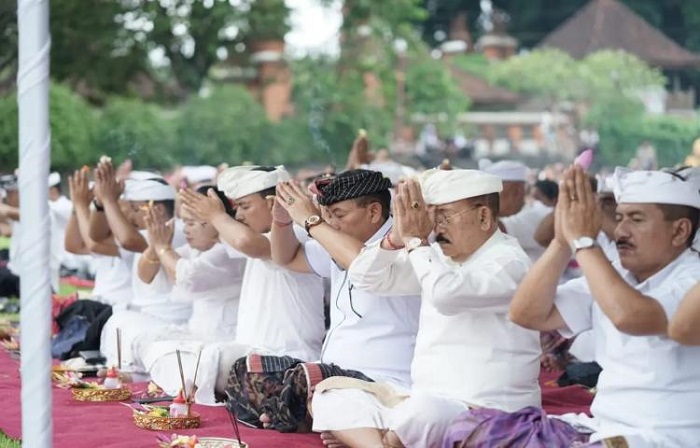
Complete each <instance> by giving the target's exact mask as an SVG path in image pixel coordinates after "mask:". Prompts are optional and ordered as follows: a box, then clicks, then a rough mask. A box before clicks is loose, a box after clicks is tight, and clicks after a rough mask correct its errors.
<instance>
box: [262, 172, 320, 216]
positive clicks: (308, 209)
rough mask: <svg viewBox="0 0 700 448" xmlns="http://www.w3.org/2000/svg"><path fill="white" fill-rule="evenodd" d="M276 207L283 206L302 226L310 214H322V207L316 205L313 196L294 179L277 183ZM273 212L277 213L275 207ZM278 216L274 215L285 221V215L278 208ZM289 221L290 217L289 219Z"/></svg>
mask: <svg viewBox="0 0 700 448" xmlns="http://www.w3.org/2000/svg"><path fill="white" fill-rule="evenodd" d="M275 203H276V204H275V207H278V206H279V207H282V208H283V209H284V210H285V211H286V212H287V214H288V216H289V217H291V219H292V220H293V221H294V222H295V223H297V224H298V225H300V226H303V225H304V223H305V222H306V219H307V218H308V217H309V216H313V215H318V216H321V211H320V209H319V208H318V207H317V206H316V204H315V203H314V201H313V198H311V196H309V194H308V193H307V192H306V191H305V190H304V189H303V188H302V187H301V185H299V184H298V183H296V182H294V181H286V182H280V183H278V184H277V196H276V197H275ZM273 213H275V211H274V208H273ZM277 214H278V215H279V219H278V217H277V216H273V218H274V219H275V221H278V222H280V223H282V224H283V223H284V222H285V221H284V220H285V219H286V218H285V217H284V215H283V214H282V213H281V211H279V210H278V212H277ZM287 221H288V219H287Z"/></svg>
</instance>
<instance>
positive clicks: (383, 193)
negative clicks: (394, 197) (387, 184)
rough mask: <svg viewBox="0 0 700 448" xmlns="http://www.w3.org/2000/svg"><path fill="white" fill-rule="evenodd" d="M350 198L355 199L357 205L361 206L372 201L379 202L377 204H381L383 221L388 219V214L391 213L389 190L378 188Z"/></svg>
mask: <svg viewBox="0 0 700 448" xmlns="http://www.w3.org/2000/svg"><path fill="white" fill-rule="evenodd" d="M352 200H353V201H355V204H357V206H358V207H362V208H364V207H367V206H369V205H370V204H372V203H374V202H379V205H381V206H382V218H384V220H385V221H386V220H387V219H389V215H390V214H391V192H390V191H389V190H380V191H377V192H376V193H372V194H367V195H364V196H359V197H357V198H353V199H352Z"/></svg>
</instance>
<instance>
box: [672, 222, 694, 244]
mask: <svg viewBox="0 0 700 448" xmlns="http://www.w3.org/2000/svg"><path fill="white" fill-rule="evenodd" d="M692 230H693V225H692V223H691V222H690V220H689V219H688V218H681V219H679V220H677V221H675V222H674V223H673V240H672V243H673V245H674V246H676V247H681V246H685V245H687V243H688V239H689V238H690V232H691V231H692Z"/></svg>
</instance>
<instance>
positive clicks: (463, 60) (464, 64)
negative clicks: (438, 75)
mask: <svg viewBox="0 0 700 448" xmlns="http://www.w3.org/2000/svg"><path fill="white" fill-rule="evenodd" d="M450 62H452V63H453V64H454V65H455V66H457V67H458V68H460V69H462V70H464V71H467V72H469V73H471V74H473V75H477V76H480V77H482V78H486V77H487V76H488V73H489V71H490V70H491V62H490V61H489V60H488V59H486V56H484V55H483V54H481V53H467V54H458V55H454V56H452V58H451V59H450Z"/></svg>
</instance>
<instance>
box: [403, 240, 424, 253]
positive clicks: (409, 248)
mask: <svg viewBox="0 0 700 448" xmlns="http://www.w3.org/2000/svg"><path fill="white" fill-rule="evenodd" d="M424 244H425V240H424V239H422V238H411V239H410V240H408V242H407V243H406V252H408V253H409V254H410V253H411V252H413V250H414V249H418V248H419V247H421V246H423V245H424Z"/></svg>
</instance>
